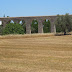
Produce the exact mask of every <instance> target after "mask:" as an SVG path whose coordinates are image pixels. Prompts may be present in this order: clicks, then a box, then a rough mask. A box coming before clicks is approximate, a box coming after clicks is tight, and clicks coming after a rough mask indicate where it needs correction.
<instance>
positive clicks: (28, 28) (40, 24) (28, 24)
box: [0, 16, 57, 34]
mask: <svg viewBox="0 0 72 72" xmlns="http://www.w3.org/2000/svg"><path fill="white" fill-rule="evenodd" d="M56 18H57V16H35V17H4V18H0V21H2V25H3V28H4V27H5V26H6V24H8V23H9V22H10V21H11V20H13V21H14V22H15V23H19V22H20V21H25V24H26V33H27V34H31V23H32V21H33V20H34V19H36V20H37V21H38V33H43V21H44V20H45V19H48V20H49V21H50V23H51V33H56V27H55V24H54V22H55V20H56Z"/></svg>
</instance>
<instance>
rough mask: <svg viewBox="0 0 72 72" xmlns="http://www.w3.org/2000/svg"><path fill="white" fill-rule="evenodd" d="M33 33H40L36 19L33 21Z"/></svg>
mask: <svg viewBox="0 0 72 72" xmlns="http://www.w3.org/2000/svg"><path fill="white" fill-rule="evenodd" d="M31 33H38V21H37V20H36V19H34V20H33V21H32V24H31Z"/></svg>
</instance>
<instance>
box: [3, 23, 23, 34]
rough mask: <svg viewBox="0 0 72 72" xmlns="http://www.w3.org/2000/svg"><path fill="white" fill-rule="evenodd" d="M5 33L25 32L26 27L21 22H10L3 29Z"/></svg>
mask: <svg viewBox="0 0 72 72" xmlns="http://www.w3.org/2000/svg"><path fill="white" fill-rule="evenodd" d="M3 34H4V35H5V34H24V29H23V27H22V26H21V25H20V24H15V23H9V24H7V25H6V27H5V28H4V29H3Z"/></svg>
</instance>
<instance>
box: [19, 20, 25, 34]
mask: <svg viewBox="0 0 72 72" xmlns="http://www.w3.org/2000/svg"><path fill="white" fill-rule="evenodd" d="M19 24H21V25H22V27H23V29H24V33H25V34H26V24H25V21H24V20H21V21H20V22H19Z"/></svg>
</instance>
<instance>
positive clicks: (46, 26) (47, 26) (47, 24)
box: [43, 20, 51, 33]
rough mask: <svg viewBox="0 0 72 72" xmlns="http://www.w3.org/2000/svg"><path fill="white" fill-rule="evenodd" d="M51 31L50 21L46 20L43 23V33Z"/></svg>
mask: <svg viewBox="0 0 72 72" xmlns="http://www.w3.org/2000/svg"><path fill="white" fill-rule="evenodd" d="M50 30H51V25H50V21H49V20H47V21H46V20H45V21H44V23H43V31H44V33H48V32H50Z"/></svg>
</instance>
